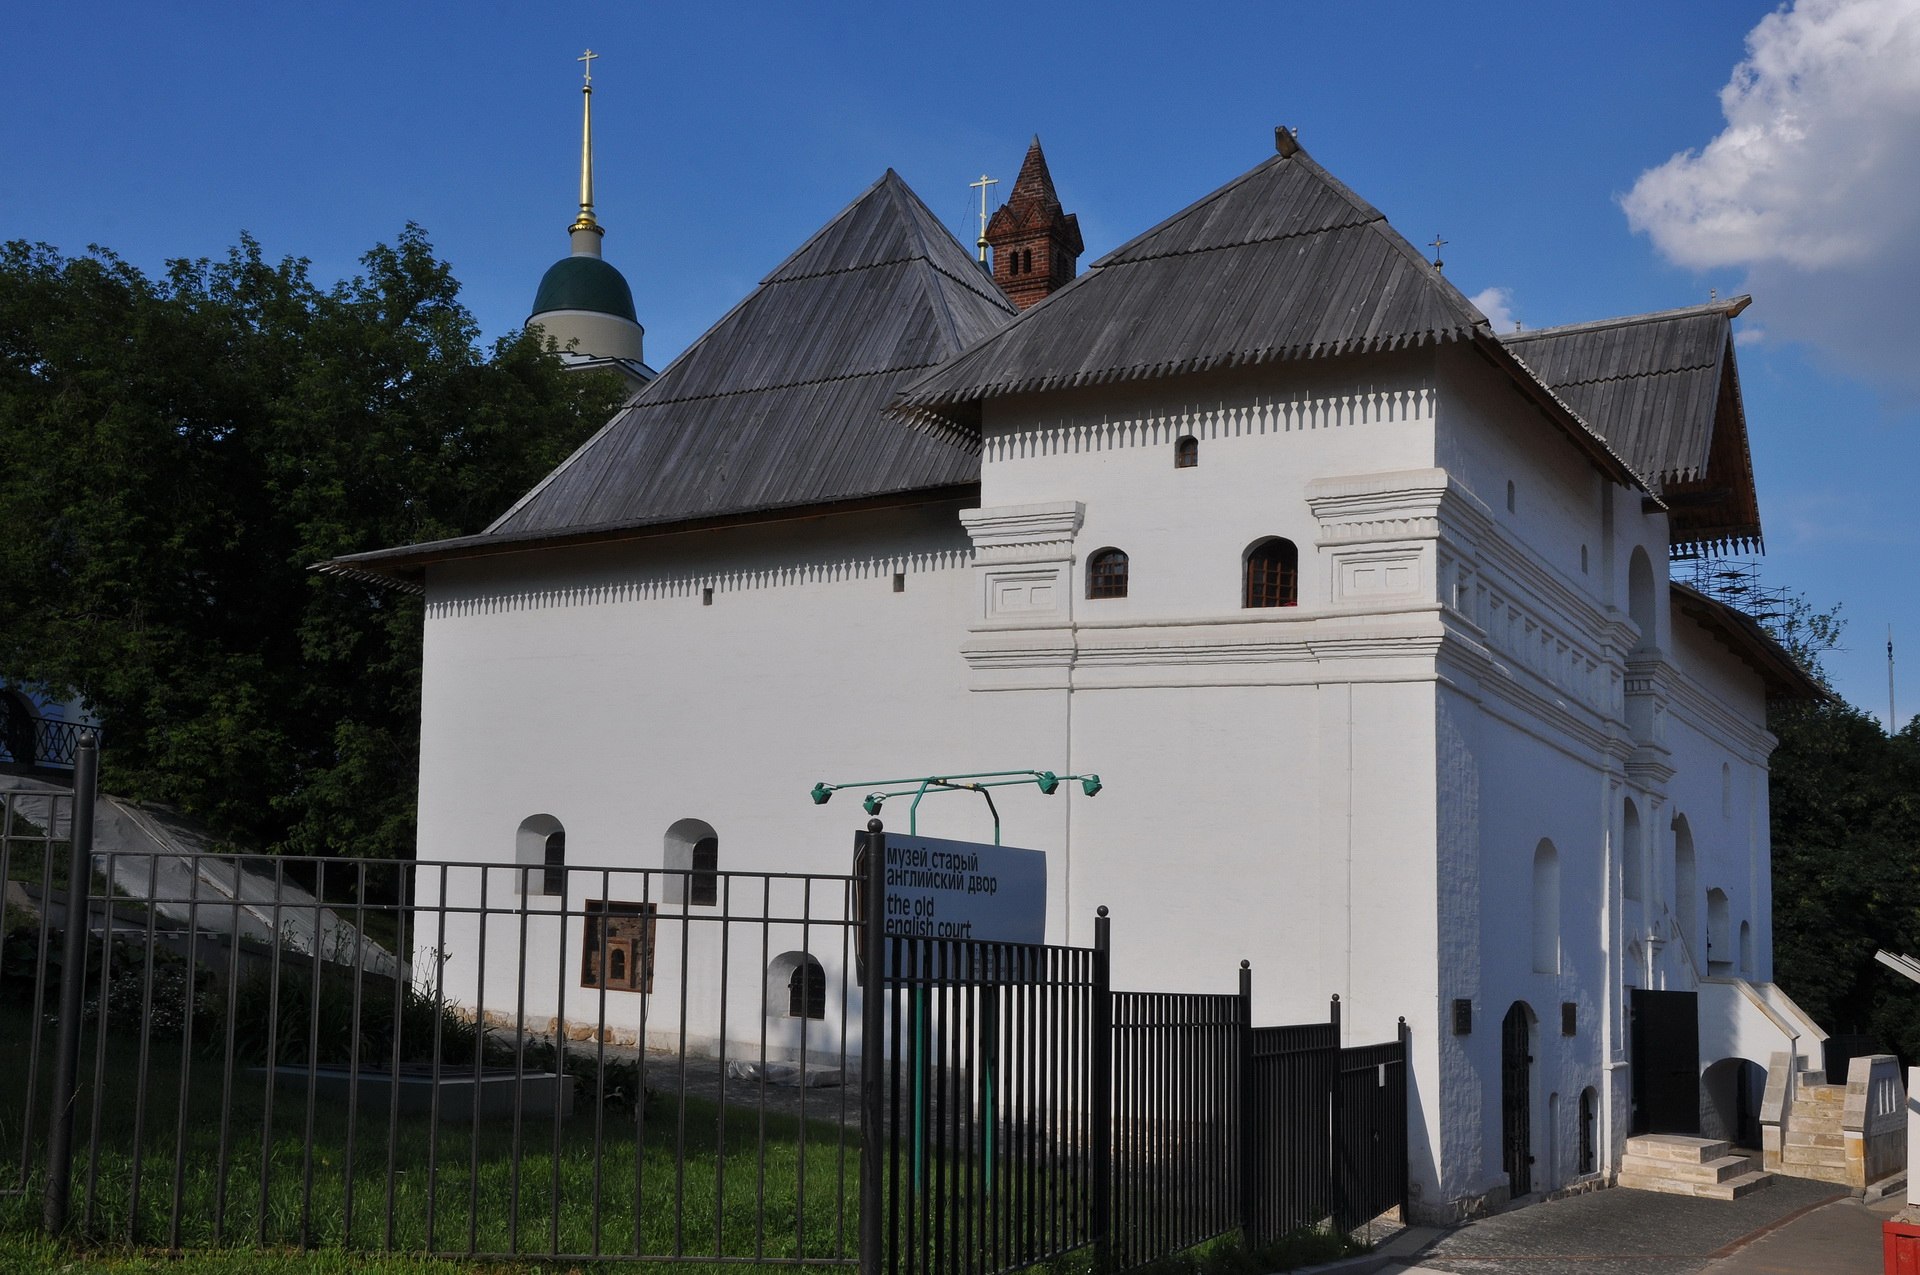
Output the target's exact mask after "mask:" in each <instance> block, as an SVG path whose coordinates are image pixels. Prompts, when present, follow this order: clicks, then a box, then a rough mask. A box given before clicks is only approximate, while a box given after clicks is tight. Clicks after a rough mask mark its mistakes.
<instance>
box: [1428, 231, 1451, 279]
mask: <svg viewBox="0 0 1920 1275" xmlns="http://www.w3.org/2000/svg"><path fill="white" fill-rule="evenodd" d="M1446 246H1447V241H1446V240H1445V239H1442V238H1441V237H1440V236H1439V235H1435V236H1434V237H1433V242H1432V243H1430V244H1428V245H1427V247H1429V248H1431V249H1433V268H1434V269H1435V270H1439V269H1441V268H1442V267H1444V266H1445V265H1446V264H1447V263H1446V262H1444V261H1442V260H1440V250H1441V249H1442V248H1444V247H1446Z"/></svg>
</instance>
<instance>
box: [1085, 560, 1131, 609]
mask: <svg viewBox="0 0 1920 1275" xmlns="http://www.w3.org/2000/svg"><path fill="white" fill-rule="evenodd" d="M1087 596H1088V597H1090V598H1124V597H1126V596H1127V555H1126V551H1125V550H1122V549H1101V550H1099V551H1097V552H1095V553H1094V554H1092V555H1091V556H1089V557H1088V558H1087Z"/></svg>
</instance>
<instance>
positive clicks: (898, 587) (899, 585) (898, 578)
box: [893, 571, 907, 593]
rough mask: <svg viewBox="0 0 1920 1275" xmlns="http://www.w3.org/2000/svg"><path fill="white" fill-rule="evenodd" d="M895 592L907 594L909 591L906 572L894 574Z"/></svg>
mask: <svg viewBox="0 0 1920 1275" xmlns="http://www.w3.org/2000/svg"><path fill="white" fill-rule="evenodd" d="M893 591H894V592H895V593H905V592H906V591H907V573H906V572H904V571H896V572H894V573H893Z"/></svg>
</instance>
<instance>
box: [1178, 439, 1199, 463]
mask: <svg viewBox="0 0 1920 1275" xmlns="http://www.w3.org/2000/svg"><path fill="white" fill-rule="evenodd" d="M1199 463H1200V440H1199V439H1197V438H1195V437H1194V436H1193V435H1192V434H1186V435H1183V436H1181V437H1180V438H1178V439H1176V440H1174V444H1173V467H1174V468H1175V469H1192V468H1194V467H1195V466H1197V465H1198V464H1199Z"/></svg>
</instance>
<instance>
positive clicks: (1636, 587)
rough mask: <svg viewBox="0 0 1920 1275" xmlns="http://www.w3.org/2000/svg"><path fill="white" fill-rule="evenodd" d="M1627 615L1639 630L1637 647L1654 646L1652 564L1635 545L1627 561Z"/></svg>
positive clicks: (1645, 552) (1644, 551) (1643, 551)
mask: <svg viewBox="0 0 1920 1275" xmlns="http://www.w3.org/2000/svg"><path fill="white" fill-rule="evenodd" d="M1627 615H1628V617H1629V618H1631V619H1632V620H1633V623H1634V625H1635V626H1636V627H1637V628H1638V629H1639V630H1640V643H1639V645H1641V646H1642V647H1648V646H1652V645H1654V632H1653V562H1652V560H1651V559H1649V558H1648V557H1647V551H1646V550H1645V549H1643V548H1640V547H1639V546H1637V545H1636V546H1635V547H1634V550H1633V557H1631V558H1629V559H1628V560H1627Z"/></svg>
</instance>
